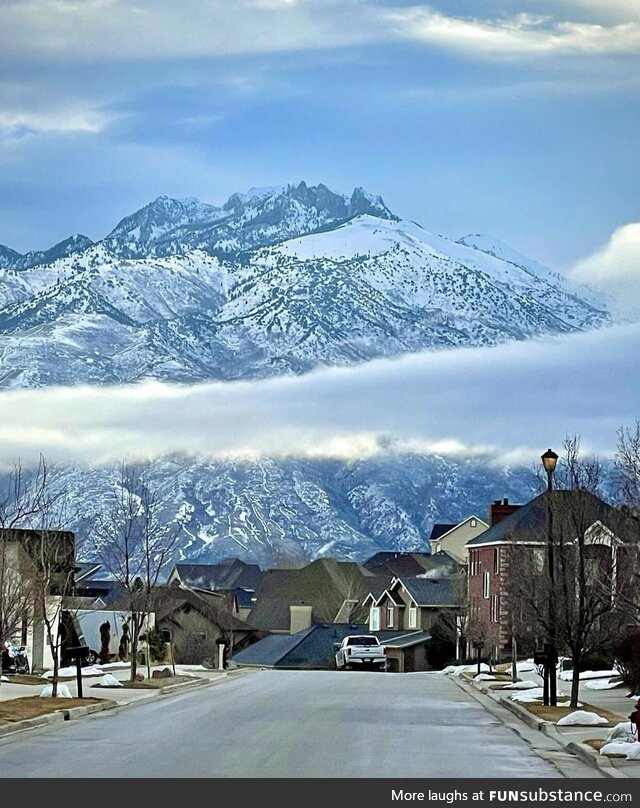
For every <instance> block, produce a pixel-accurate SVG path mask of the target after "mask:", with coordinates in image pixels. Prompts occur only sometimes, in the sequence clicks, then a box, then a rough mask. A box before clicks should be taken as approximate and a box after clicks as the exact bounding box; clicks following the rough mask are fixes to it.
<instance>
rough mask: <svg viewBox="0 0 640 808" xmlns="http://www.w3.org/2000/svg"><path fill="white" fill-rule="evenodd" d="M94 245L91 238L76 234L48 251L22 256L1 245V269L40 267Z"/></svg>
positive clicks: (38, 251) (33, 252) (35, 251)
mask: <svg viewBox="0 0 640 808" xmlns="http://www.w3.org/2000/svg"><path fill="white" fill-rule="evenodd" d="M92 244H93V241H91V239H90V238H87V237H86V236H83V235H81V234H80V233H75V234H74V235H73V236H69V238H66V239H64V241H61V242H59V243H58V244H54V246H53V247H50V248H49V249H48V250H34V251H32V252H28V253H25V254H24V255H21V254H20V253H19V252H16V251H15V250H12V249H11V248H9V247H5V246H4V245H2V244H0V269H13V270H18V271H19V270H21V269H29V268H30V267H35V266H39V265H41V264H50V263H51V262H52V261H56V260H57V259H58V258H64V257H65V256H67V255H73V254H74V253H79V252H82V251H83V250H86V249H87V247H90V246H91V245H92Z"/></svg>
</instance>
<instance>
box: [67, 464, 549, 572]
mask: <svg viewBox="0 0 640 808" xmlns="http://www.w3.org/2000/svg"><path fill="white" fill-rule="evenodd" d="M143 477H144V479H145V482H146V483H147V484H148V485H149V486H150V487H151V488H153V490H154V491H155V492H156V494H157V496H158V498H159V499H160V500H161V501H162V503H163V509H162V523H163V524H165V525H166V529H167V533H168V534H170V533H173V532H174V531H175V530H176V529H178V530H179V536H178V541H177V543H176V547H175V553H174V556H173V557H174V560H178V559H185V558H186V559H189V560H192V561H196V562H199V563H211V562H216V561H220V560H221V559H223V558H226V557H228V556H236V557H239V558H243V559H246V560H253V561H254V562H258V563H260V564H261V565H262V566H264V567H267V566H271V565H276V564H287V563H295V562H300V561H303V560H305V559H313V558H318V557H321V556H332V557H340V558H351V559H355V560H364V559H365V558H367V557H368V556H370V555H372V554H373V553H375V552H377V551H378V550H400V551H405V552H410V551H413V550H420V551H428V550H429V543H428V537H429V534H430V532H431V527H432V525H433V523H434V522H437V521H440V522H457V521H462V519H464V518H466V517H467V516H470V515H471V514H476V515H477V516H480V517H481V518H486V514H487V509H488V506H489V504H490V503H491V502H492V501H493V500H494V499H495V498H497V497H509V498H510V500H511V501H512V502H525V501H528V500H529V499H530V498H531V496H532V495H533V492H534V491H535V486H536V479H535V475H534V474H533V473H531V472H530V471H526V470H524V471H523V470H522V469H505V470H499V469H497V468H495V467H493V466H492V465H491V464H487V463H483V462H480V461H479V460H474V461H467V462H456V461H453V460H451V459H447V458H444V457H440V456H431V457H424V456H419V455H413V454H409V455H408V454H403V455H396V454H390V455H387V456H381V457H378V458H371V459H367V460H363V461H360V462H354V463H345V462H341V461H328V460H269V459H264V460H261V461H259V462H253V463H240V462H231V461H225V462H223V461H212V460H204V459H190V460H189V459H186V458H181V457H170V458H164V459H160V460H157V461H154V462H153V463H152V464H150V465H149V466H147V467H145V469H144V472H143ZM58 480H59V483H60V485H62V486H64V487H65V488H67V489H68V490H71V491H73V492H74V506H75V512H77V513H78V514H81V517H78V519H77V520H76V522H75V523H74V524H72V525H70V527H73V528H75V529H76V530H77V532H78V536H79V537H82V536H89V538H88V539H87V541H86V543H85V544H84V545H81V547H80V549H81V553H82V555H83V556H84V557H93V558H95V557H97V556H99V554H100V548H99V547H97V546H96V545H95V541H96V539H95V534H94V533H92V532H91V530H90V529H89V526H90V525H91V523H92V520H93V519H94V518H95V516H96V514H98V513H103V514H104V513H105V511H106V510H108V507H109V502H110V501H112V497H113V493H114V491H117V488H118V486H119V484H120V480H121V477H120V472H119V468H117V467H109V468H100V469H87V468H84V467H82V468H81V467H70V468H67V469H66V470H65V471H64V472H63V473H62V475H61V477H59V478H58Z"/></svg>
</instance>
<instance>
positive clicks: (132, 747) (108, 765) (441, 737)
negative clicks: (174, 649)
mask: <svg viewBox="0 0 640 808" xmlns="http://www.w3.org/2000/svg"><path fill="white" fill-rule="evenodd" d="M536 734H537V735H541V733H536ZM0 772H2V773H3V774H4V775H5V776H11V777H91V776H96V777H104V776H105V772H108V774H109V776H110V777H140V776H142V777H239V778H245V777H512V778H513V777H536V778H542V777H559V776H560V774H559V772H558V771H557V770H556V769H555V768H554V767H553V766H552V765H551V764H550V763H548V762H546V761H545V760H543V759H542V758H540V757H538V756H537V755H536V754H535V753H534V752H533V751H531V749H530V748H529V746H528V745H527V744H526V743H525V742H524V741H523V740H521V739H520V738H519V737H518V736H517V735H516V733H515V732H513V731H512V730H510V729H509V728H508V727H506V726H504V725H503V724H501V723H500V722H499V721H497V720H496V719H495V718H494V717H493V716H492V715H491V714H490V713H489V712H487V711H485V710H484V709H483V708H482V707H481V706H480V705H479V704H478V703H477V702H476V701H475V700H473V699H472V698H471V697H470V696H468V695H467V694H466V693H465V692H463V691H462V690H461V689H460V688H459V687H458V685H456V683H455V682H453V681H452V680H451V679H450V678H448V677H446V676H442V675H438V674H424V673H416V674H399V675H392V674H379V673H367V672H362V671H359V672H353V673H348V672H334V671H327V672H324V671H309V672H304V671H269V670H262V671H255V672H252V673H250V674H248V675H241V676H237V677H230V678H229V679H227V680H226V681H224V682H223V683H221V684H218V685H215V686H212V687H207V688H204V689H200V690H196V691H192V692H190V693H185V694H184V695H180V696H174V697H171V698H165V699H158V700H154V701H153V702H149V703H144V704H140V705H138V706H135V707H133V708H131V709H125V710H123V711H121V712H118V713H100V714H98V715H96V716H92V717H90V718H88V719H85V720H82V721H78V722H69V723H64V724H58V725H52V726H51V727H48V728H46V729H42V730H34V731H30V732H28V733H26V734H25V735H24V736H21V737H20V738H17V737H15V736H14V737H13V738H12V739H11V740H10V741H3V742H2V743H0Z"/></svg>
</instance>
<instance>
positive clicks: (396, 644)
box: [384, 631, 431, 648]
mask: <svg viewBox="0 0 640 808" xmlns="http://www.w3.org/2000/svg"><path fill="white" fill-rule="evenodd" d="M430 639H431V634H430V633H429V632H428V631H412V632H403V633H402V634H399V635H398V636H396V637H390V638H389V639H386V640H385V641H384V644H385V646H386V647H387V648H411V647H412V646H414V645H422V644H423V643H425V642H427V640H430Z"/></svg>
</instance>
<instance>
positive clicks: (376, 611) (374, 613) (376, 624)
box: [369, 606, 380, 631]
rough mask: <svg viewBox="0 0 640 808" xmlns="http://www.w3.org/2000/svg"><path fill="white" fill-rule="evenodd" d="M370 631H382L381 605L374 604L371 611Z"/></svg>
mask: <svg viewBox="0 0 640 808" xmlns="http://www.w3.org/2000/svg"><path fill="white" fill-rule="evenodd" d="M369 631H380V607H379V606H372V607H371V609H370V611H369Z"/></svg>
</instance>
